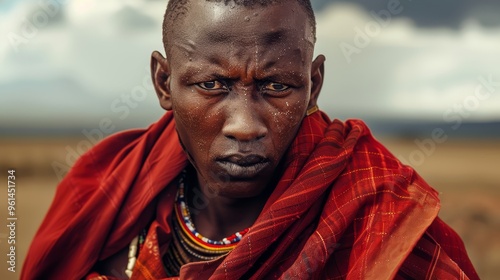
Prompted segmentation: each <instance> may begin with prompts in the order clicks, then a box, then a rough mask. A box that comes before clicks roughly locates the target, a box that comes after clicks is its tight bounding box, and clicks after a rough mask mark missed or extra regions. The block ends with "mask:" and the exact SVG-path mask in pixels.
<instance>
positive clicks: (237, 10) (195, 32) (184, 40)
mask: <svg viewBox="0 0 500 280" xmlns="http://www.w3.org/2000/svg"><path fill="white" fill-rule="evenodd" d="M187 5H188V6H187V7H186V8H187V9H186V11H187V12H186V13H185V14H184V15H183V16H182V17H178V18H177V20H175V22H174V23H173V25H172V29H173V30H172V31H171V34H172V36H169V37H170V40H169V44H170V47H172V48H173V49H181V50H183V51H187V52H190V51H195V50H200V49H203V48H214V47H217V48H219V49H220V47H222V48H223V49H225V51H226V52H227V51H231V52H235V51H238V49H245V48H247V47H250V46H254V47H258V46H261V47H263V48H267V51H272V50H275V51H279V50H282V49H283V48H284V47H287V46H288V47H290V48H296V49H297V48H298V49H301V50H302V51H303V52H304V53H306V52H309V51H310V52H312V49H313V46H314V35H313V32H312V27H311V25H310V22H309V20H308V17H307V14H306V12H305V11H304V8H303V7H301V6H300V4H298V3H297V1H294V0H291V1H281V3H275V4H269V5H266V6H261V5H259V4H256V5H254V6H252V7H245V6H242V5H241V6H238V5H234V4H229V5H225V4H224V3H215V2H209V1H203V0H201V1H190V2H188V4H187ZM228 47H231V48H228Z"/></svg>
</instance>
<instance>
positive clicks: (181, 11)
mask: <svg viewBox="0 0 500 280" xmlns="http://www.w3.org/2000/svg"><path fill="white" fill-rule="evenodd" d="M190 1H191V0H170V1H169V2H168V5H167V10H166V12H165V16H164V18H163V46H164V48H165V51H166V53H167V56H168V53H169V50H170V38H171V36H170V35H171V33H172V32H173V31H174V29H175V25H176V24H178V23H179V22H181V21H182V19H183V18H184V16H185V15H186V14H187V12H188V11H189V2H190ZM195 1H206V2H213V3H221V4H223V5H226V6H231V7H236V6H243V7H247V8H253V7H266V6H269V5H274V4H278V3H282V2H286V1H293V2H296V3H298V4H300V6H301V7H302V8H303V9H304V12H305V15H306V16H307V18H308V22H309V24H310V29H311V30H310V31H311V34H312V38H313V40H314V41H316V18H315V16H314V12H313V9H312V6H311V1H310V0H195Z"/></svg>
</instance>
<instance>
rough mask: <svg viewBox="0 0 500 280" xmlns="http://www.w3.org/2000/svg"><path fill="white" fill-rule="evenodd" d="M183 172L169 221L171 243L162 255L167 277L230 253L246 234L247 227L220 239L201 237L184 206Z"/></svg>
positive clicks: (185, 205) (184, 173)
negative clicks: (171, 225) (184, 268)
mask: <svg viewBox="0 0 500 280" xmlns="http://www.w3.org/2000/svg"><path fill="white" fill-rule="evenodd" d="M185 176H186V171H185V170H184V171H183V173H182V176H181V178H180V179H179V189H178V192H177V197H176V203H175V206H174V210H175V218H174V219H172V220H173V221H172V224H173V231H172V232H173V233H172V237H173V238H172V242H171V243H170V246H169V249H168V251H167V254H166V256H165V268H166V270H167V274H168V275H169V276H177V275H179V270H180V268H181V266H182V265H184V264H187V263H189V262H195V261H209V260H213V259H216V258H219V257H221V256H224V255H226V254H228V253H229V252H231V250H233V248H234V247H236V245H237V244H238V242H239V241H240V240H241V238H242V237H243V235H245V233H247V232H248V228H247V229H244V230H242V231H239V232H236V233H234V234H232V235H231V236H228V237H226V238H223V239H222V240H211V239H209V238H207V237H204V236H203V235H201V234H200V233H199V232H198V231H197V230H196V228H195V226H194V224H193V222H192V220H191V214H190V212H189V207H188V206H187V198H186V189H185V184H184V181H185Z"/></svg>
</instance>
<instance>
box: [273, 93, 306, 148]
mask: <svg viewBox="0 0 500 280" xmlns="http://www.w3.org/2000/svg"><path fill="white" fill-rule="evenodd" d="M306 108H307V104H306V102H305V101H304V100H295V101H285V102H284V106H282V109H281V110H279V111H277V112H275V113H273V114H272V123H273V131H274V133H275V134H276V136H275V141H274V142H275V147H280V146H282V145H283V144H284V143H286V144H287V145H286V146H285V147H283V148H285V149H286V148H287V147H288V145H289V144H290V143H291V142H292V140H293V139H294V138H295V135H296V133H297V130H298V128H299V126H300V124H301V122H302V119H303V118H304V115H305V111H306ZM279 150H282V149H279Z"/></svg>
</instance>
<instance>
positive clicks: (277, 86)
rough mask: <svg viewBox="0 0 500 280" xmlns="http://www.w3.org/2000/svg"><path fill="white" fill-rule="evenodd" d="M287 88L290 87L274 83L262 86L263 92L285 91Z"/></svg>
mask: <svg viewBox="0 0 500 280" xmlns="http://www.w3.org/2000/svg"><path fill="white" fill-rule="evenodd" d="M289 88H290V87H289V86H287V85H284V84H280V83H275V82H270V83H267V84H265V85H264V90H270V91H285V90H287V89H289Z"/></svg>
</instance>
